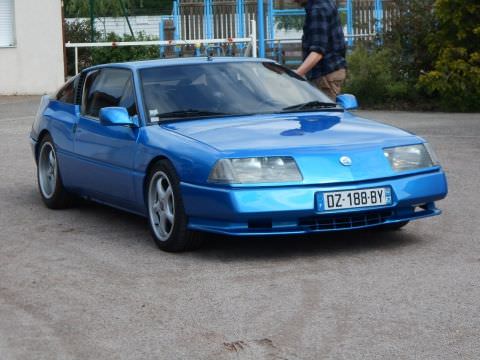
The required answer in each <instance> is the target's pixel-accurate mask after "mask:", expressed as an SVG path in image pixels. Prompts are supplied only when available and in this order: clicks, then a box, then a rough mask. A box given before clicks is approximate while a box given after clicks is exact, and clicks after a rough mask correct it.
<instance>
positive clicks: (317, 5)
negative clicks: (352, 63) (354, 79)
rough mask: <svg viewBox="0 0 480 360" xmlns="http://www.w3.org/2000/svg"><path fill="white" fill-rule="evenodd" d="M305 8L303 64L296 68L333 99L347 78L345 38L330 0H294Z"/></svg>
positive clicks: (335, 9) (336, 12)
mask: <svg viewBox="0 0 480 360" xmlns="http://www.w3.org/2000/svg"><path fill="white" fill-rule="evenodd" d="M294 1H295V2H296V3H298V4H300V5H302V6H304V7H305V11H306V16H305V25H304V27H303V36H302V51H303V63H302V64H301V65H300V67H299V68H298V69H297V70H296V72H297V74H299V75H300V76H306V77H307V78H308V79H309V80H310V81H311V82H312V83H313V84H314V85H315V86H316V87H318V88H319V89H320V90H322V91H323V92H324V93H325V94H326V95H328V96H329V97H330V98H331V99H332V100H333V101H335V100H336V96H337V95H338V94H340V91H341V88H342V85H343V83H344V81H345V77H346V68H347V62H346V61H345V51H346V46H345V37H344V35H343V29H342V24H341V22H340V17H339V15H338V10H337V7H336V5H335V3H334V2H333V0H294Z"/></svg>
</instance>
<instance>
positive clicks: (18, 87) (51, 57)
mask: <svg viewBox="0 0 480 360" xmlns="http://www.w3.org/2000/svg"><path fill="white" fill-rule="evenodd" d="M14 3H15V38H16V46H15V47H11V48H0V94H1V95H15V94H19V95H20V94H45V93H51V92H53V91H54V90H56V89H57V88H58V87H59V86H60V85H61V84H63V82H64V62H63V43H62V42H63V39H62V12H61V11H62V9H61V0H14Z"/></svg>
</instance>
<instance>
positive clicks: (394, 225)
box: [379, 220, 409, 231]
mask: <svg viewBox="0 0 480 360" xmlns="http://www.w3.org/2000/svg"><path fill="white" fill-rule="evenodd" d="M408 223H409V221H408V220H407V221H401V222H397V223H392V224H385V225H381V226H380V227H379V229H380V230H385V231H395V230H400V229H401V228H403V227H404V226H405V225H407V224H408Z"/></svg>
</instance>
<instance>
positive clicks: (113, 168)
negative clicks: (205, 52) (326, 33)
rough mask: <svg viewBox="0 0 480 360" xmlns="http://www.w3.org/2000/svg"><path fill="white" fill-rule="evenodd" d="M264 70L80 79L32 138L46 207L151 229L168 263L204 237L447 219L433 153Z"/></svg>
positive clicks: (284, 74)
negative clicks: (94, 205) (104, 211)
mask: <svg viewBox="0 0 480 360" xmlns="http://www.w3.org/2000/svg"><path fill="white" fill-rule="evenodd" d="M355 107H356V100H355V98H354V97H353V96H352V95H341V96H339V97H338V98H337V103H334V102H332V101H331V100H330V99H329V98H328V97H327V96H326V95H324V94H323V93H322V92H321V91H319V90H317V89H316V88H314V87H312V86H311V85H310V84H309V83H308V82H307V81H306V80H305V79H303V78H301V77H299V76H298V75H296V74H295V73H294V72H292V71H291V70H289V69H287V68H285V67H282V66H281V65H278V64H277V63H275V62H273V61H270V60H266V59H254V58H210V57H209V58H190V59H187V58H185V59H172V60H154V61H142V62H130V63H122V64H107V65H101V66H95V67H91V68H88V69H86V70H84V71H82V72H81V73H80V74H79V75H77V76H75V77H74V78H72V79H70V80H69V81H68V82H67V83H66V84H65V85H64V86H63V87H62V88H61V89H60V90H59V91H58V93H57V94H56V95H55V96H54V97H48V96H44V97H43V98H42V100H41V104H40V108H39V110H38V113H37V116H36V119H35V121H34V124H33V127H32V131H31V135H30V137H31V145H32V150H33V154H34V156H35V160H36V163H37V175H38V185H39V190H40V194H41V197H42V199H43V201H44V203H45V204H46V205H47V206H48V207H50V208H53V209H58V208H64V207H66V206H69V205H70V204H71V203H72V199H73V198H74V197H82V198H85V199H90V200H94V201H97V202H100V203H103V204H108V205H111V206H114V207H116V208H119V209H123V210H126V211H130V212H132V213H136V214H139V215H142V216H145V217H147V218H148V222H149V226H150V230H151V233H152V235H153V238H154V240H155V242H156V243H157V245H158V246H159V247H160V248H161V249H163V250H166V251H183V250H188V249H193V248H195V247H198V246H199V245H200V244H201V241H202V233H204V232H213V233H220V234H228V235H275V234H304V233H314V232H321V231H337V230H348V229H360V228H369V227H382V228H390V229H395V228H400V227H402V226H404V225H405V224H407V223H408V222H409V221H410V220H415V219H419V218H424V217H427V216H433V215H438V214H440V210H439V209H437V208H436V206H435V201H437V200H440V199H442V198H444V197H445V196H446V194H447V183H446V179H445V174H444V172H443V170H442V168H441V167H440V165H439V163H438V160H437V158H436V157H435V155H434V153H433V151H432V149H431V147H430V145H429V144H428V143H426V142H425V140H423V139H422V138H420V137H418V136H415V135H413V134H411V133H408V132H406V131H404V130H400V129H397V128H394V127H392V126H388V125H384V124H381V123H377V122H374V121H370V120H366V119H362V118H360V117H358V116H355V115H354V114H352V113H351V112H349V111H348V110H349V109H353V108H355Z"/></svg>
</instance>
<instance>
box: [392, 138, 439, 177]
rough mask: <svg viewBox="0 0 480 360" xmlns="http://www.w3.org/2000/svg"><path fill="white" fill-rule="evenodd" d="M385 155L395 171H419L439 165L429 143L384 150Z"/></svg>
mask: <svg viewBox="0 0 480 360" xmlns="http://www.w3.org/2000/svg"><path fill="white" fill-rule="evenodd" d="M383 153H384V155H385V157H386V158H387V159H388V161H389V162H390V165H391V166H392V169H393V170H395V171H408V170H417V169H424V168H428V167H432V166H435V165H438V161H437V158H436V157H435V154H434V153H433V151H432V149H431V147H430V145H429V144H428V143H425V144H417V145H408V146H398V147H394V148H387V149H383Z"/></svg>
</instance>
